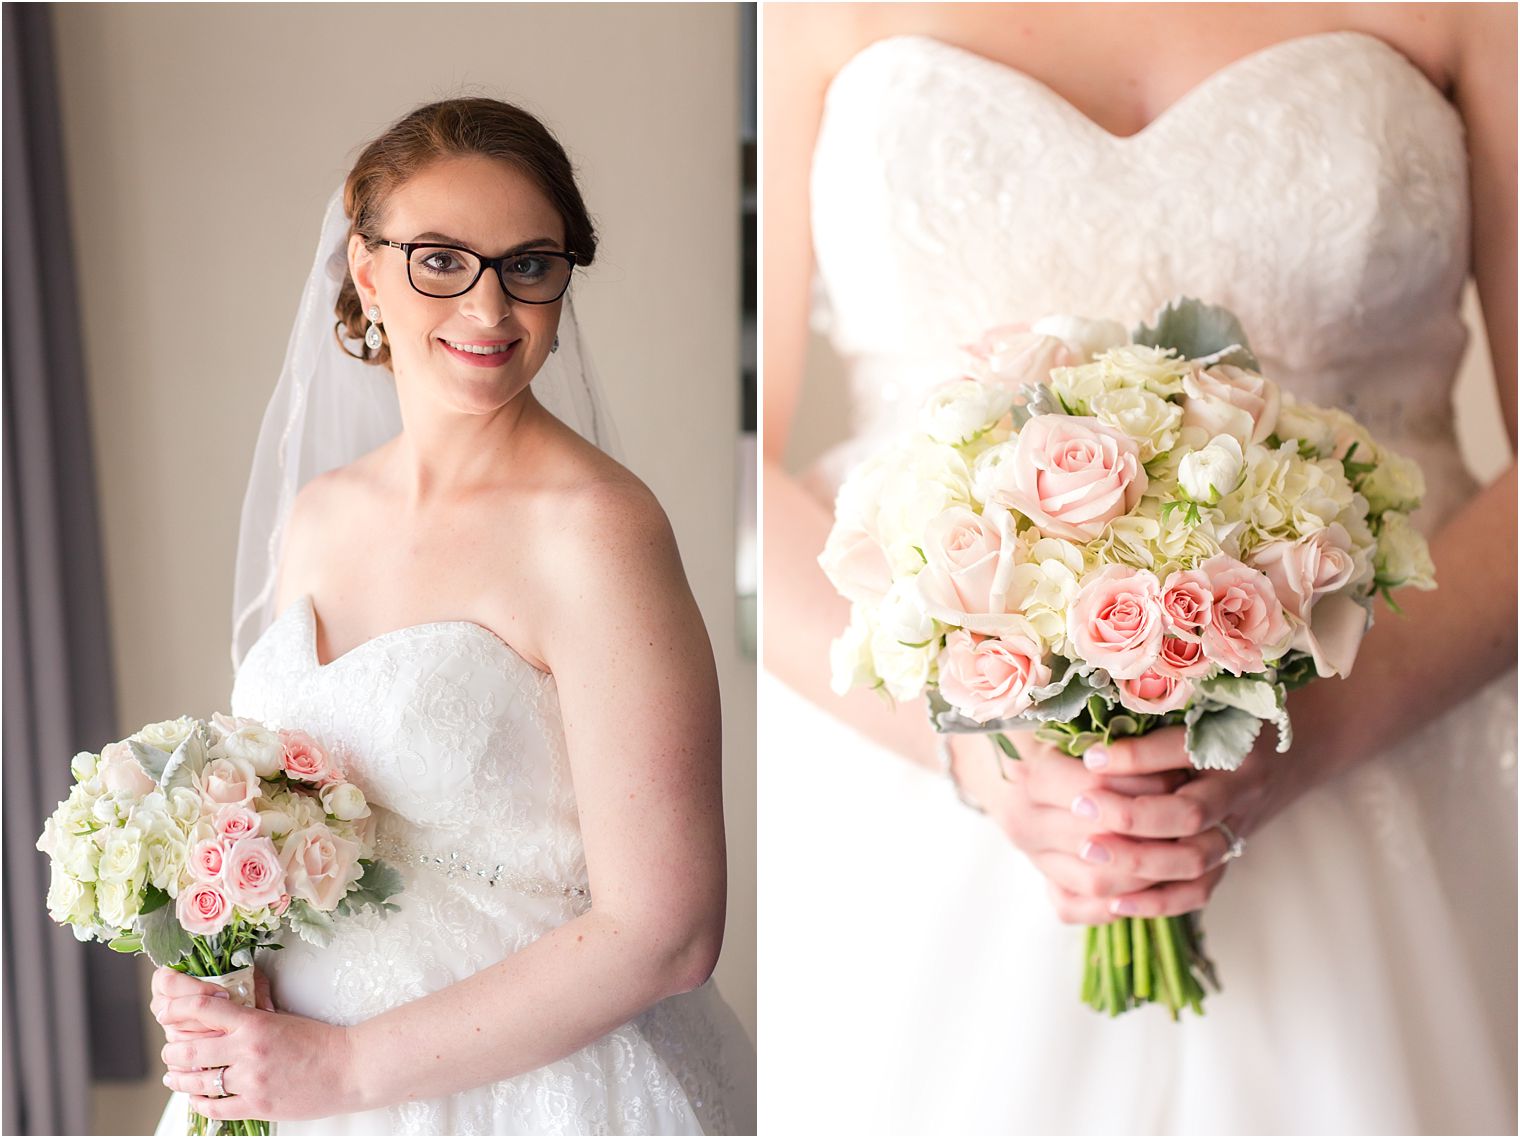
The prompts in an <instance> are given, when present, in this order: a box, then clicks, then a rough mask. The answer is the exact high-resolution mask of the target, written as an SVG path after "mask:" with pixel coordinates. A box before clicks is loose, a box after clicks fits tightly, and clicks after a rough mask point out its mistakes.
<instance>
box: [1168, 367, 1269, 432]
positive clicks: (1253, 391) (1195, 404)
mask: <svg viewBox="0 0 1520 1138" xmlns="http://www.w3.org/2000/svg"><path fill="white" fill-rule="evenodd" d="M1182 390H1183V393H1184V395H1185V398H1184V399H1183V402H1182V417H1183V422H1185V423H1187V424H1188V425H1189V426H1195V425H1196V426H1199V427H1202V428H1204V429H1205V430H1207V431H1208V432H1209V433H1210V434H1211V435H1220V434H1226V435H1234V436H1235V437H1236V438H1237V439H1239V440H1240V442H1241V443H1242V445H1244V444H1248V443H1259V442H1261V441H1262V440H1264V439H1265V438H1266V437H1267V436H1268V435H1270V434H1271V433H1272V431H1273V430H1274V428H1276V426H1277V412H1278V407H1279V406H1280V404H1281V402H1282V396H1281V393H1280V392H1279V391H1278V388H1277V384H1275V383H1273V382H1272V381H1271V380H1270V379H1268V378H1267V377H1266V376H1264V375H1260V374H1258V373H1257V372H1254V371H1248V370H1246V369H1245V368H1241V367H1235V366H1233V365H1231V364H1215V365H1214V366H1213V367H1210V368H1200V367H1194V368H1193V369H1192V370H1191V371H1189V372H1188V374H1187V376H1186V377H1185V378H1184V379H1183V381H1182Z"/></svg>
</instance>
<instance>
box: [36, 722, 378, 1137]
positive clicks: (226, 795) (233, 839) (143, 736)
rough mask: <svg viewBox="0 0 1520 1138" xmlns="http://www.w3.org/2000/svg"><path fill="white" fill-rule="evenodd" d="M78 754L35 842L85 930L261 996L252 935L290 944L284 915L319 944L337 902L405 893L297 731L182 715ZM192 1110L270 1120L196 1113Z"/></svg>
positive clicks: (80, 932)
mask: <svg viewBox="0 0 1520 1138" xmlns="http://www.w3.org/2000/svg"><path fill="white" fill-rule="evenodd" d="M72 769H73V773H74V778H75V779H76V782H75V784H74V787H73V789H72V791H71V792H70V793H69V797H68V798H67V799H66V800H65V801H63V802H60V803H59V804H58V809H57V810H55V811H54V812H53V814H52V816H51V817H50V818H49V819H48V820H47V823H46V826H45V827H44V829H43V832H42V836H41V838H39V839H38V841H37V848H38V849H39V850H41V851H42V852H43V853H45V854H47V855H48V857H49V858H50V859H51V862H52V884H51V886H50V888H49V889H48V895H47V905H48V915H49V916H51V917H52V918H53V920H55V921H57V922H59V923H60V924H66V925H69V926H71V927H72V929H73V933H74V936H75V937H77V938H78V939H79V940H101V941H105V942H107V943H108V944H109V945H110V947H111V948H113V949H116V950H117V951H118V952H143V951H146V952H147V953H148V955H149V956H150V957H152V959H153V963H155V964H158V965H167V966H168V967H170V968H174V969H177V970H178V971H180V972H184V973H187V974H189V975H191V976H196V977H199V978H201V979H204V980H207V981H210V982H211V983H214V984H217V985H218V986H219V987H222V988H224V989H226V990H227V991H228V993H229V995H230V996H232V997H233V998H235V999H237V1000H238V1001H239V1002H240V1003H242V1004H245V1005H247V1006H250V1007H251V1006H252V1005H253V954H254V950H256V949H259V948H270V949H278V948H280V947H281V945H280V944H279V943H277V941H276V940H275V938H276V937H277V936H278V935H279V933H280V932H281V930H282V929H283V928H284V926H285V925H287V924H288V925H289V926H290V927H291V929H293V930H294V931H295V933H296V934H297V935H299V936H300V937H302V938H303V939H305V940H308V941H311V942H312V943H315V944H319V945H321V944H326V943H327V941H328V939H329V937H330V935H331V932H332V929H333V916H334V914H339V915H341V914H347V913H349V912H352V911H354V910H355V909H357V908H358V907H359V906H362V905H374V906H377V907H380V908H383V909H393V908H395V906H394V905H392V904H390V903H389V901H388V899H389V898H390V897H391V896H392V895H393V894H394V893H396V892H397V891H398V890H399V888H400V885H401V878H400V875H399V874H398V873H396V871H395V870H393V869H391V868H390V867H389V866H387V865H385V864H384V863H383V862H380V861H376V860H374V859H373V857H372V852H373V842H372V833H371V831H372V829H373V819H372V817H371V815H370V811H369V806H368V804H366V802H365V800H364V795H363V793H362V792H361V791H360V790H359V788H358V787H357V786H355V785H354V784H353V783H351V782H347V781H345V780H344V778H343V773H342V771H341V770H340V769H339V768H338V766H337V764H336V763H335V762H334V761H333V759H332V757H331V756H330V755H329V754H328V752H327V751H326V750H324V749H323V748H322V747H321V746H320V745H319V744H318V743H317V742H316V741H315V740H313V739H312V738H311V737H310V736H308V735H306V734H305V733H303V732H301V731H293V730H280V731H275V730H271V729H270V728H268V727H266V726H264V725H263V724H261V723H259V722H257V721H255V720H252V719H242V718H237V719H234V718H229V717H227V716H224V715H221V714H216V715H214V716H212V718H211V720H210V722H209V723H208V722H206V721H204V720H198V719H192V718H189V717H185V716H182V717H181V718H179V719H173V720H167V721H165V722H163V723H152V724H149V725H148V726H146V727H144V728H143V729H142V730H140V731H138V732H136V733H135V734H133V735H131V736H129V737H127V738H126V739H123V740H121V741H119V742H115V743H108V744H107V745H106V746H105V747H103V748H102V749H101V751H100V753H99V754H94V753H92V752H89V751H81V752H80V753H79V754H77V755H75V756H74V760H73V764H72ZM208 1125H209V1126H210V1127H211V1129H210V1130H209V1131H208V1130H207V1126H208ZM190 1126H191V1129H190V1133H192V1134H204V1133H208V1132H209V1133H224V1134H268V1133H269V1123H267V1122H261V1121H243V1122H222V1123H216V1122H211V1121H210V1120H208V1119H205V1118H202V1117H201V1116H200V1115H197V1114H194V1113H192V1114H191V1115H190ZM218 1126H219V1127H220V1130H217V1127H218Z"/></svg>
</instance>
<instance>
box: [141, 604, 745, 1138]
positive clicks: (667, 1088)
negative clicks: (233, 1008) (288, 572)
mask: <svg viewBox="0 0 1520 1138" xmlns="http://www.w3.org/2000/svg"><path fill="white" fill-rule="evenodd" d="M232 712H233V714H234V715H240V716H249V717H252V718H256V719H259V720H261V721H262V722H264V723H267V724H269V725H271V726H275V727H289V728H297V729H300V730H302V731H305V732H307V733H308V734H309V735H311V736H312V737H313V738H315V739H316V740H317V741H318V742H319V743H321V744H322V745H323V746H325V747H326V748H327V749H328V750H329V751H330V752H331V753H332V754H333V755H334V756H335V757H336V758H337V760H338V761H339V762H340V763H341V764H342V766H343V768H344V770H345V772H346V773H347V776H348V778H349V779H350V780H351V781H353V782H354V783H356V784H358V786H359V788H360V789H361V790H363V791H364V794H365V797H366V798H367V799H368V800H369V802H370V805H371V808H372V811H373V814H374V818H375V823H374V827H375V843H376V848H377V852H378V854H379V855H380V856H381V857H383V858H384V859H385V860H386V861H387V862H389V863H391V864H392V865H394V866H396V868H397V869H398V870H400V872H401V875H402V878H403V887H402V890H401V892H400V893H398V894H397V895H396V896H395V897H394V898H393V900H394V901H395V902H396V903H397V904H398V906H399V910H398V911H396V912H390V913H377V912H375V911H374V910H372V909H366V910H363V911H362V912H360V913H357V914H353V915H349V916H344V917H340V918H338V919H337V920H336V921H335V931H334V936H333V940H332V943H331V944H329V945H327V946H326V947H322V948H317V947H314V946H312V945H310V944H307V943H305V942H304V941H302V940H300V939H298V938H296V937H294V936H291V935H286V936H285V937H284V944H285V947H284V948H283V949H281V950H280V951H278V952H268V953H264V954H261V957H260V960H259V964H260V967H262V968H264V969H265V970H266V971H267V972H268V973H269V976H270V980H271V983H272V985H273V991H274V998H275V1002H276V1004H277V1005H278V1006H279V1007H280V1008H281V1009H282V1010H285V1011H290V1012H295V1013H297V1014H300V1015H306V1016H311V1017H313V1018H316V1019H321V1020H325V1021H327V1022H329V1023H339V1024H354V1023H358V1022H361V1021H363V1020H366V1019H369V1018H371V1017H373V1016H376V1015H379V1014H381V1013H383V1012H385V1011H388V1010H389V1009H391V1008H393V1007H396V1006H398V1005H400V1004H404V1003H407V1002H409V1001H412V1000H415V999H418V998H421V997H423V996H426V995H427V994H429V993H431V992H434V991H437V990H439V989H441V988H444V987H446V986H448V985H450V984H452V983H455V982H457V981H459V980H463V979H465V978H467V977H469V976H472V975H474V974H475V973H477V972H479V971H481V970H482V969H484V968H487V967H489V966H490V965H492V964H494V963H496V962H498V961H500V960H501V959H502V958H503V957H505V956H507V955H509V954H510V953H513V952H516V951H519V950H521V949H524V948H526V947H528V946H529V945H530V944H532V943H533V942H534V941H535V940H537V939H538V938H539V937H541V936H543V935H544V934H545V933H546V932H548V931H550V930H551V929H554V928H557V927H558V926H560V925H562V924H564V923H566V922H567V921H569V920H572V919H574V917H575V916H577V915H578V914H580V913H583V912H585V911H586V910H587V908H588V907H589V906H590V905H591V904H592V900H593V899H592V897H591V895H590V889H589V882H588V879H587V872H586V864H585V856H584V849H583V846H582V842H581V832H580V826H579V823H578V820H577V817H578V816H577V812H576V803H575V795H574V789H573V785H572V780H571V777H570V768H569V762H568V756H567V754H566V748H565V737H564V730H563V726H562V723H561V720H560V712H559V701H558V696H557V692H556V688H555V684H554V679H553V677H552V676H550V675H548V674H546V673H544V672H541V671H539V670H538V669H536V668H534V667H533V666H532V665H530V664H529V663H528V662H527V661H526V660H524V659H523V658H522V657H521V656H519V655H518V654H517V653H516V652H514V651H513V650H512V649H511V648H510V647H509V646H508V645H507V644H506V643H505V642H504V641H502V640H501V639H500V638H498V637H497V636H496V635H495V634H494V633H492V632H490V631H489V630H488V629H486V628H484V627H483V626H481V625H477V624H473V623H470V622H468V621H442V622H435V623H430V624H422V625H416V626H413V627H409V628H402V629H397V630H394V631H392V632H388V633H384V634H382V635H380V636H378V637H375V638H374V639H372V640H369V641H366V642H365V643H363V644H360V645H359V646H358V647H356V648H354V649H353V650H351V651H349V652H347V653H345V654H344V655H342V656H340V657H338V658H337V659H335V660H332V661H330V662H329V663H327V664H325V665H324V664H320V663H319V662H318V658H317V651H316V620H315V616H314V614H313V608H312V601H311V598H310V597H309V596H302V597H300V598H298V599H297V600H296V601H295V602H293V603H292V604H291V605H290V606H289V607H288V608H287V609H286V610H285V611H284V612H283V613H281V614H280V615H279V616H278V617H277V618H276V619H275V620H274V622H273V623H272V624H270V625H269V626H268V627H267V628H266V629H264V631H263V633H262V635H261V636H260V637H259V639H258V641H257V642H256V643H255V644H254V645H253V647H252V648H251V649H250V650H249V652H248V655H247V657H246V658H245V659H244V661H243V664H242V667H241V668H240V669H239V671H238V673H237V677H236V680H235V682H234V685H233V692H232ZM753 1071H754V1052H753V1048H752V1047H751V1046H750V1044H749V1042H748V1040H747V1039H746V1038H745V1036H744V1034H743V1029H742V1028H741V1027H740V1026H739V1024H738V1021H737V1019H736V1018H735V1017H734V1016H733V1013H732V1012H731V1011H730V1010H729V1009H728V1007H727V1006H726V1005H725V1004H723V1002H722V999H721V997H720V996H719V995H718V993H717V990H716V989H715V988H714V987H713V985H712V983H711V981H709V982H708V983H707V984H704V985H702V986H701V987H699V988H697V989H696V990H694V991H692V992H688V993H684V994H682V995H679V996H674V997H671V998H669V999H666V1000H662V1001H660V1002H659V1003H658V1004H656V1005H654V1006H653V1007H652V1008H650V1009H648V1010H647V1011H645V1012H643V1013H641V1014H640V1015H638V1016H636V1017H635V1018H634V1019H633V1020H632V1021H630V1022H629V1023H627V1024H624V1025H623V1026H621V1027H618V1028H616V1029H614V1030H613V1031H611V1032H609V1033H608V1034H607V1035H605V1036H603V1037H602V1038H601V1039H599V1040H597V1041H595V1042H594V1043H591V1044H589V1045H588V1046H586V1047H584V1048H582V1049H581V1050H579V1051H577V1052H575V1053H574V1054H572V1055H570V1056H568V1057H566V1058H564V1059H562V1060H559V1061H557V1062H554V1063H550V1064H549V1065H547V1066H544V1067H541V1068H538V1069H537V1070H533V1071H529V1072H527V1073H526V1074H523V1075H520V1076H517V1077H515V1078H511V1079H505V1080H502V1081H500V1082H495V1083H491V1084H488V1085H486V1086H483V1087H476V1088H472V1089H470V1090H467V1091H463V1092H460V1093H459V1094H455V1095H451V1096H448V1097H446V1098H438V1099H428V1100H414V1101H408V1102H400V1103H397V1104H396V1105H393V1106H390V1107H386V1108H383V1109H381V1110H378V1111H368V1112H365V1113H363V1114H358V1115H345V1116H341V1117H336V1116H335V1117H333V1118H328V1119H319V1120H314V1121H312V1122H309V1123H281V1124H280V1127H279V1131H280V1133H281V1134H305V1133H312V1134H334V1133H368V1134H377V1133H384V1134H561V1133H571V1134H648V1133H653V1134H688V1133H733V1132H735V1131H734V1130H733V1127H736V1126H738V1127H744V1126H753V1123H752V1122H750V1121H747V1120H749V1119H752V1118H753V1109H754V1107H753V1101H754V1100H753V1079H754V1073H753ZM169 1125H171V1127H172V1125H173V1124H172V1122H171V1123H170V1124H169ZM180 1132H181V1133H183V1130H182V1129H181V1130H180ZM740 1132H743V1131H740Z"/></svg>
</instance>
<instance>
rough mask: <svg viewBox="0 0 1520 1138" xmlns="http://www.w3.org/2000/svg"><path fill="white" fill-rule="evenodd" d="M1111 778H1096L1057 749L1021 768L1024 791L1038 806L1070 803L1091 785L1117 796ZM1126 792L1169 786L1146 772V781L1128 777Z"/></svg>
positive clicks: (1150, 791) (1161, 791)
mask: <svg viewBox="0 0 1520 1138" xmlns="http://www.w3.org/2000/svg"><path fill="white" fill-rule="evenodd" d="M1110 782H1111V780H1106V779H1102V778H1098V777H1096V776H1095V775H1093V774H1092V773H1091V772H1089V771H1088V770H1087V769H1086V768H1085V767H1083V766H1082V764H1081V763H1080V762H1078V761H1077V760H1076V759H1073V758H1071V757H1070V756H1068V755H1062V754H1060V753H1059V752H1057V753H1056V754H1055V755H1054V757H1052V758H1049V759H1045V758H1042V759H1039V760H1036V761H1034V762H1031V763H1029V764H1028V766H1027V769H1026V770H1025V772H1024V792H1025V793H1026V794H1027V795H1028V796H1029V797H1030V799H1031V800H1033V801H1034V802H1038V803H1039V804H1040V805H1042V806H1062V807H1070V806H1071V804H1072V802H1074V801H1075V800H1076V799H1077V798H1078V797H1080V796H1081V795H1083V794H1086V793H1087V792H1089V791H1091V790H1094V789H1103V790H1104V791H1105V793H1107V794H1110V795H1113V796H1117V795H1118V793H1119V791H1118V790H1117V789H1115V788H1114V787H1112V786H1111V784H1110ZM1130 785H1131V786H1132V787H1133V790H1130V791H1128V792H1129V793H1139V794H1152V795H1159V794H1166V793H1167V792H1168V791H1170V790H1171V784H1170V783H1169V781H1168V780H1166V779H1164V778H1162V777H1160V776H1157V775H1151V776H1147V779H1146V781H1144V782H1141V781H1139V780H1138V779H1137V780H1132V781H1131V783H1130Z"/></svg>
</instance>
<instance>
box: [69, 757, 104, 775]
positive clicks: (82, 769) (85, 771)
mask: <svg viewBox="0 0 1520 1138" xmlns="http://www.w3.org/2000/svg"><path fill="white" fill-rule="evenodd" d="M99 768H100V756H99V755H97V754H95V752H93V751H80V752H79V754H77V755H75V756H74V758H73V760H72V761H71V762H70V763H69V770H70V771H72V772H73V774H74V781H75V782H85V781H86V780H88V779H89V778H90V777H91V776H92V775H93V774H94V773H95V772H96V771H97V770H98V769H99Z"/></svg>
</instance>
